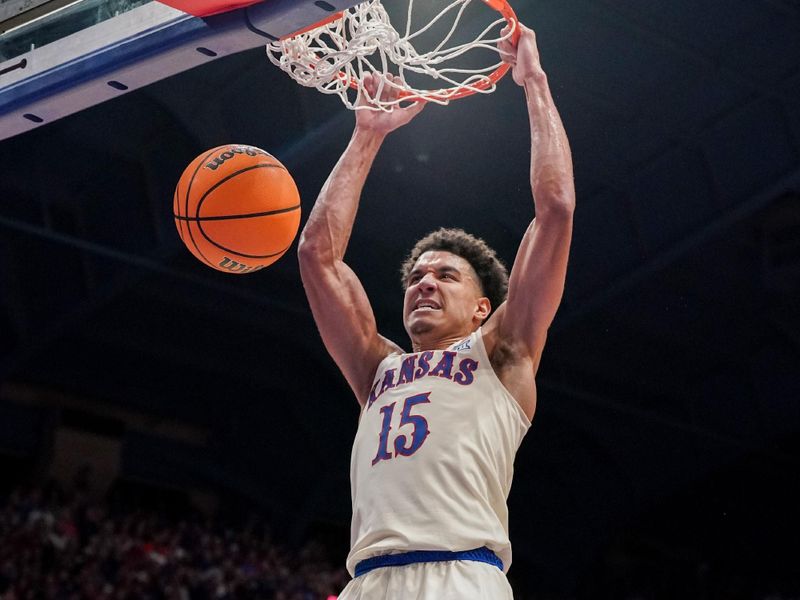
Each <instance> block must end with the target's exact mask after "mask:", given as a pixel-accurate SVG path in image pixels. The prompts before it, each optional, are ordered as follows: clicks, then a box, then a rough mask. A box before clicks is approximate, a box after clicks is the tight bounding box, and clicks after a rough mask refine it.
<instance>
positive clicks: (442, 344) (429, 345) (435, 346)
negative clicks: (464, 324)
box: [411, 329, 474, 352]
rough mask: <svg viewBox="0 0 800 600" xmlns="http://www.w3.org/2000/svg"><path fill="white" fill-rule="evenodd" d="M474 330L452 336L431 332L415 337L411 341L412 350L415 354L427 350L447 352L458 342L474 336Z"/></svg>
mask: <svg viewBox="0 0 800 600" xmlns="http://www.w3.org/2000/svg"><path fill="white" fill-rule="evenodd" d="M473 331H474V329H467V330H464V331H461V332H458V333H454V334H450V335H436V334H435V333H434V332H430V333H427V334H423V335H418V336H415V337H413V338H412V339H411V348H412V349H413V351H414V352H424V351H425V350H446V349H447V348H449V347H450V346H452V345H453V344H455V343H456V342H460V341H461V340H463V339H464V338H468V337H469V336H470V335H472V332H473Z"/></svg>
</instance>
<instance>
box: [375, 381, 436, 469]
mask: <svg viewBox="0 0 800 600" xmlns="http://www.w3.org/2000/svg"><path fill="white" fill-rule="evenodd" d="M430 395H431V393H430V392H425V393H424V394H417V395H416V396H409V397H408V398H406V399H405V400H404V401H403V410H402V411H400V425H398V428H400V427H403V426H405V425H412V426H413V427H414V428H413V429H412V430H411V439H410V440H409V439H408V437H407V436H406V435H405V434H398V435H397V436H395V438H394V455H393V454H392V453H391V452H390V451H389V432H390V431H391V430H392V415H393V414H394V406H395V404H397V403H396V402H392V403H391V404H387V405H386V406H384V407H383V408H381V414H382V415H383V423H382V425H381V433H380V436H379V438H378V453H377V454H376V455H375V458H373V459H372V464H373V466H374V465H375V464H377V463H379V462H380V461H382V460H391V459H392V458H396V457H398V456H411V455H412V454H414V452H416V451H417V450H419V449H420V446H422V444H424V443H425V440H426V439H427V438H428V434H429V433H430V431H428V421H426V420H425V417H423V416H422V415H412V414H411V409H412V408H414V407H415V406H416V405H417V404H427V403H429V402H430V398H428V396H430Z"/></svg>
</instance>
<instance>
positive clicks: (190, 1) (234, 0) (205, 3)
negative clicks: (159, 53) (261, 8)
mask: <svg viewBox="0 0 800 600" xmlns="http://www.w3.org/2000/svg"><path fill="white" fill-rule="evenodd" d="M159 1H160V2H161V4H166V5H167V6H171V7H172V8H177V9H178V10H182V11H183V12H185V13H187V14H190V15H193V16H195V17H210V16H211V15H217V14H219V13H224V12H229V11H232V10H236V9H237V8H244V7H245V6H250V5H251V4H258V3H259V2H263V0H159Z"/></svg>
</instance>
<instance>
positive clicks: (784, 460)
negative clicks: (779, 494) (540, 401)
mask: <svg viewBox="0 0 800 600" xmlns="http://www.w3.org/2000/svg"><path fill="white" fill-rule="evenodd" d="M537 386H538V387H539V389H541V390H546V391H548V392H550V393H556V394H558V395H559V396H562V397H564V398H567V399H568V400H572V401H573V402H574V403H576V404H578V405H581V406H585V405H591V406H595V407H597V408H600V409H603V410H605V411H609V412H613V413H615V414H619V415H625V416H628V417H633V418H634V419H636V420H638V421H646V422H648V423H651V424H653V425H658V426H659V427H662V428H665V429H671V430H674V431H678V432H681V433H688V434H690V435H692V436H694V437H697V438H701V439H704V440H708V441H712V442H715V443H717V444H721V445H724V446H730V447H733V448H738V449H740V450H745V451H748V452H756V453H758V454H759V455H761V456H764V457H768V458H770V459H772V460H773V461H775V462H776V463H780V464H784V465H790V466H793V467H800V457H797V456H793V455H791V454H786V453H785V452H779V451H776V450H772V449H770V447H768V445H767V444H766V443H765V442H763V441H762V440H749V439H742V438H738V437H734V436H731V435H726V434H724V433H720V432H718V431H714V430H712V429H708V428H705V427H698V426H697V425H693V424H691V423H687V422H683V421H680V420H678V419H673V418H671V417H667V416H664V415H661V414H657V413H655V412H653V411H649V410H645V409H641V408H638V407H636V406H630V405H628V404H624V403H622V402H616V401H614V400H611V399H609V398H605V397H602V396H599V395H597V394H592V393H589V392H586V391H584V390H581V389H579V388H576V387H574V386H571V385H567V384H564V383H555V382H553V381H549V380H547V379H540V380H539V381H537ZM552 407H553V409H554V410H556V411H566V409H564V408H563V407H562V406H560V405H559V404H558V403H552ZM570 410H572V409H570Z"/></svg>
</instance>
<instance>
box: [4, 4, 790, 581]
mask: <svg viewBox="0 0 800 600" xmlns="http://www.w3.org/2000/svg"><path fill="white" fill-rule="evenodd" d="M516 9H517V11H518V13H519V15H520V17H521V20H522V21H523V22H525V23H527V24H529V25H531V26H532V27H534V28H535V29H536V30H537V34H538V40H539V45H540V49H541V54H542V60H543V64H544V66H545V68H546V70H547V72H548V75H549V80H550V85H551V87H552V90H553V94H554V96H555V99H556V102H557V105H558V107H559V109H560V111H561V113H562V116H563V119H564V122H565V126H566V129H567V132H568V134H569V137H570V141H571V144H572V149H573V154H574V158H575V173H576V184H577V191H578V206H577V211H576V215H575V235H574V243H573V247H572V253H571V258H570V271H569V275H568V282H567V290H566V294H565V298H564V303H563V305H562V308H561V310H560V312H559V314H558V317H557V319H556V322H555V323H554V325H553V328H552V330H551V334H550V339H549V342H548V346H547V349H546V352H545V357H544V361H543V364H542V367H541V370H540V373H539V378H538V381H539V390H540V400H539V408H538V412H537V416H536V419H535V423H534V427H533V429H532V430H531V432H530V433H529V435H528V438H527V439H526V441H525V443H524V445H523V448H522V450H521V451H520V454H519V456H518V460H517V475H516V479H515V483H514V489H513V491H512V495H511V501H510V502H511V507H512V508H511V510H512V512H511V515H512V522H511V527H512V538H513V540H514V541H515V542H516V556H517V560H518V561H519V563H520V564H522V565H527V567H526V568H528V569H529V570H530V571H531V572H533V573H536V574H538V575H540V576H541V577H542V578H543V579H547V578H553V579H555V578H557V576H562V575H563V577H561V579H562V580H564V579H569V578H570V577H574V576H575V575H576V574H577V573H578V572H579V571H580V565H584V564H586V563H587V561H590V560H591V559H592V557H593V556H594V555H595V553H596V552H597V551H598V550H599V549H600V548H602V547H605V545H607V544H608V543H610V541H612V540H613V539H614V537H615V535H617V534H618V533H619V532H620V531H621V530H622V529H624V527H627V526H629V525H630V524H631V523H632V522H635V521H636V519H637V518H639V517H641V516H642V515H647V514H650V513H652V511H654V510H658V509H659V507H663V506H664V505H665V504H669V501H670V499H671V498H676V497H679V496H680V495H681V494H684V495H685V494H687V493H690V492H691V490H696V489H701V488H702V486H704V485H706V486H707V485H708V482H709V481H711V480H712V478H713V477H715V476H716V475H718V474H719V473H720V472H721V471H724V470H725V469H732V470H733V471H732V472H733V473H735V472H736V469H737V468H740V466H741V465H742V464H743V462H742V461H749V462H748V464H751V463H752V464H755V465H756V470H763V469H769V470H770V472H774V473H776V477H777V478H778V480H780V481H784V482H785V483H784V484H783V486H784V487H782V489H783V490H784V492H785V493H790V494H791V496H790V497H793V498H798V497H799V496H798V486H797V483H798V482H797V481H796V479H797V473H798V463H799V462H800V454H799V453H798V450H799V449H800V445H798V443H797V442H798V433H800V408H799V406H800V404H798V402H797V400H798V398H799V397H800V376H798V373H800V301H799V300H800V245H798V240H800V36H797V31H798V30H800V6H798V4H797V3H796V2H792V1H789V0H762V1H761V2H756V3H753V2H745V1H744V0H735V1H730V0H729V1H726V2H722V1H714V2H704V3H700V4H698V3H695V2H688V1H685V0H681V1H677V2H670V3H641V2H633V1H631V0H617V1H615V2H611V1H610V0H600V1H597V0H595V1H592V2H590V1H588V0H576V1H574V2H555V1H551V0H546V1H542V2H534V3H518V6H516ZM352 125H353V116H352V114H351V113H349V112H348V111H346V110H345V109H344V108H343V107H342V106H341V105H340V103H339V101H338V100H337V99H336V98H332V97H325V96H322V95H320V94H318V93H317V92H316V91H314V90H308V89H305V88H302V87H300V86H298V85H296V84H294V83H293V82H292V81H291V80H290V79H288V78H287V77H286V76H285V75H284V74H283V73H281V72H280V71H279V70H277V69H276V68H274V67H273V66H272V65H270V64H269V62H268V61H267V60H266V59H265V57H264V56H263V52H262V51H248V52H245V53H242V54H238V55H235V56H232V57H228V58H225V59H220V60H217V61H214V62H212V63H210V64H208V65H206V66H203V67H198V68H196V69H194V70H192V71H189V72H186V73H183V74H181V75H178V76H174V77H172V78H170V79H168V80H165V81H162V82H160V83H157V84H154V85H152V86H149V87H148V88H145V89H143V90H140V91H137V92H133V93H131V94H128V95H126V96H123V97H120V98H118V99H116V100H114V101H110V102H107V103H104V104H101V105H99V106H96V107H94V108H91V109H88V110H85V111H82V112H80V113H78V114H76V115H74V116H71V117H67V118H65V119H62V120H60V121H58V122H56V123H53V124H50V125H47V126H44V127H41V128H39V129H36V130H33V131H31V132H28V133H25V134H23V135H19V136H17V137H14V138H12V139H8V140H5V141H3V142H0V156H1V159H0V160H2V167H0V173H1V175H0V232H1V233H0V286H1V288H0V289H2V293H0V382H2V383H3V385H4V386H5V387H4V390H5V391H4V396H5V397H6V399H7V400H9V401H12V402H13V400H14V398H15V397H16V396H15V392H14V390H17V391H18V390H20V389H28V390H31V389H33V390H47V391H48V392H47V393H53V394H57V395H60V396H59V397H69V398H80V399H81V401H80V406H81V412H82V413H87V414H92V413H98V414H107V411H108V409H109V407H117V408H122V409H124V410H126V411H132V412H135V413H137V414H141V415H146V417H147V419H149V421H148V422H150V423H151V424H153V427H152V430H151V431H147V430H146V429H147V428H145V431H141V430H139V431H137V432H128V433H126V434H125V435H126V442H125V443H126V448H127V449H126V452H127V454H126V456H127V458H126V462H125V464H124V468H125V469H129V470H130V471H131V472H134V473H135V474H136V475H137V476H141V477H144V478H147V477H150V478H151V479H154V480H158V479H159V478H161V479H164V480H172V481H173V482H174V481H178V480H180V481H184V480H185V481H186V482H187V483H188V484H191V485H199V486H210V487H215V486H217V487H224V488H227V489H233V490H236V491H237V492H238V493H241V494H244V495H249V496H250V497H253V498H259V499H260V500H261V501H263V502H264V503H265V504H266V505H268V506H270V507H271V508H272V509H273V510H274V511H275V513H276V514H279V515H284V516H286V517H287V518H289V519H291V520H294V521H296V522H297V523H298V525H297V527H305V526H307V524H308V523H310V522H312V521H314V520H317V519H328V520H333V521H339V522H346V520H347V518H348V516H349V485H348V472H349V464H348V463H349V448H350V444H351V440H352V436H353V434H354V431H355V427H356V419H357V416H358V411H357V405H356V403H355V402H354V401H353V399H352V398H351V395H350V393H349V391H348V388H347V386H346V384H345V382H344V380H343V378H342V377H341V376H340V375H339V374H338V372H337V370H336V368H335V367H334V365H333V363H332V361H331V360H330V359H329V358H328V356H327V355H326V353H325V351H324V348H323V346H322V344H321V341H320V339H319V336H318V334H317V332H316V329H315V326H314V324H313V322H312V320H311V315H310V313H309V309H308V306H307V303H306V301H305V298H304V295H303V290H302V286H301V283H300V278H299V275H298V268H297V260H296V255H295V253H294V250H293V251H291V252H290V253H289V254H287V255H286V256H285V257H284V258H283V259H281V260H280V261H279V262H278V263H276V264H275V265H273V266H271V267H269V268H268V269H265V270H263V271H260V272H258V273H255V274H251V275H247V276H232V275H226V274H222V273H217V272H214V271H212V270H210V269H209V268H207V267H205V266H204V265H202V264H201V263H200V262H198V261H197V260H195V259H194V258H193V257H192V256H191V255H190V254H189V253H188V252H187V251H186V249H185V248H184V247H183V246H182V244H181V242H180V239H179V238H178V236H177V233H176V230H175V227H174V225H173V222H172V216H171V212H170V209H171V202H172V192H173V188H174V185H175V182H176V180H177V178H178V177H179V175H180V173H181V171H182V170H183V168H184V167H185V165H186V164H188V162H189V161H190V160H191V159H192V158H194V157H195V156H196V155H197V154H199V153H200V152H201V151H203V150H205V149H207V148H210V147H213V146H215V145H219V144H225V143H245V144H251V145H255V146H259V147H261V148H264V149H266V150H268V151H270V152H271V153H273V154H274V155H276V156H277V157H278V158H279V159H280V160H281V161H282V162H283V163H284V164H285V165H286V166H287V167H288V168H289V170H290V171H291V172H292V174H293V176H294V177H295V180H296V181H297V184H298V186H299V188H300V191H301V195H302V204H303V213H304V219H305V218H306V217H307V215H308V212H309V211H310V209H311V207H312V205H313V203H314V199H315V196H316V194H317V192H318V191H319V189H320V187H321V186H322V183H323V182H324V180H325V178H326V176H327V174H328V172H329V170H330V169H331V167H332V166H333V164H334V163H335V161H336V159H337V158H338V156H339V154H340V153H341V151H342V150H343V149H344V147H345V145H346V143H347V140H348V137H349V134H350V131H351V129H352ZM529 151H530V147H529V133H528V124H527V117H526V112H525V106H524V98H523V94H522V92H521V90H520V89H519V88H517V87H516V86H515V85H514V84H513V82H512V81H511V80H510V78H509V79H507V80H505V81H503V82H502V84H501V85H500V88H499V90H498V91H497V92H496V93H495V94H494V95H491V96H487V97H479V98H471V99H468V100H464V101H460V102H457V103H454V104H453V105H452V106H450V107H446V108H442V107H438V106H431V107H428V108H427V109H426V110H425V111H424V112H423V114H422V115H421V116H420V117H419V118H418V119H417V120H416V121H415V122H414V123H412V124H411V125H410V126H408V127H407V128H405V129H403V130H401V131H398V132H396V133H395V134H392V136H390V138H389V139H388V140H387V141H386V143H385V145H384V148H383V149H382V151H381V154H380V155H379V157H378V159H377V161H376V164H375V166H374V168H373V171H372V173H371V175H370V179H369V181H368V182H367V185H366V188H365V190H364V194H363V201H362V207H361V210H360V213H359V216H358V220H357V223H356V226H355V230H354V233H353V238H352V241H351V244H350V248H349V251H348V255H347V259H348V262H349V263H350V264H351V265H352V266H353V268H354V269H355V270H356V272H357V273H358V274H359V276H360V277H361V278H362V280H363V282H364V284H365V287H366V289H367V292H368V294H369V296H370V298H371V300H372V303H373V307H374V310H375V312H376V315H377V319H378V323H379V327H380V330H381V332H382V333H383V334H385V335H386V336H387V337H389V338H392V339H394V340H396V341H398V342H400V343H401V344H403V345H407V339H406V337H405V334H404V331H403V328H402V323H401V319H400V310H401V300H402V291H401V288H400V286H399V282H398V276H397V271H398V267H399V264H400V262H401V261H402V259H403V257H404V255H405V253H406V252H407V250H408V248H409V247H410V246H411V245H412V244H413V242H414V241H415V240H416V239H417V238H418V237H420V236H421V235H423V234H425V233H427V232H428V231H430V230H432V229H434V228H436V227H438V226H441V225H446V226H458V227H463V228H464V229H466V230H468V231H471V232H474V233H476V234H478V235H481V236H482V237H484V238H485V239H486V240H487V241H488V242H489V243H490V244H491V245H493V246H494V247H496V248H497V250H498V251H499V253H500V255H501V256H502V257H503V258H504V259H505V260H506V261H507V262H508V263H511V261H512V260H513V257H514V252H515V249H516V246H517V244H518V242H519V240H520V238H521V236H522V233H523V231H524V230H525V228H526V226H527V224H528V222H529V220H530V218H531V217H532V216H533V210H532V204H531V198H530V190H529V187H528V183H527V180H528V166H529ZM162 422H178V423H184V424H189V425H191V426H193V427H196V428H197V429H198V430H201V431H203V432H205V434H204V437H203V439H204V440H205V442H204V443H203V444H202V445H200V446H195V445H191V444H187V443H186V442H185V441H181V440H176V439H170V438H169V437H168V436H167V437H165V436H162V435H159V434H158V433H157V431H158V428H157V425H158V423H162ZM762 467H763V469H762ZM742 486H743V487H746V486H747V480H746V479H745V480H744V481H742ZM723 504H724V502H723ZM726 506H728V505H727V504H726ZM765 506H768V503H767V504H766V505H765ZM728 508H729V509H730V507H728ZM720 511H721V512H722V509H720ZM720 514H721V513H720ZM719 518H722V517H719ZM740 518H741V519H746V518H748V517H746V516H744V515H740ZM741 523H742V522H739V525H741ZM730 526H732V527H733V526H736V525H730ZM793 531H794V532H795V534H796V533H797V529H793ZM787 535H788V534H787Z"/></svg>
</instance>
